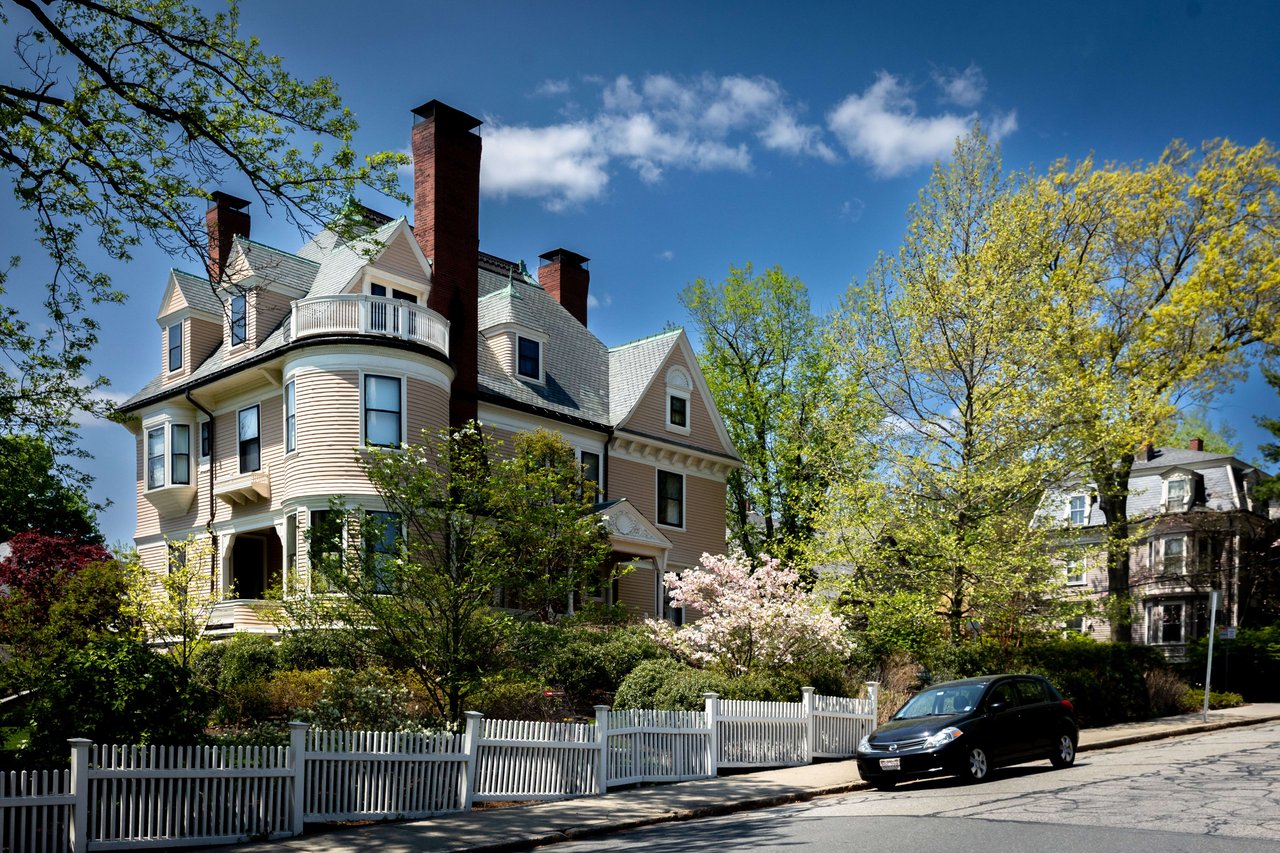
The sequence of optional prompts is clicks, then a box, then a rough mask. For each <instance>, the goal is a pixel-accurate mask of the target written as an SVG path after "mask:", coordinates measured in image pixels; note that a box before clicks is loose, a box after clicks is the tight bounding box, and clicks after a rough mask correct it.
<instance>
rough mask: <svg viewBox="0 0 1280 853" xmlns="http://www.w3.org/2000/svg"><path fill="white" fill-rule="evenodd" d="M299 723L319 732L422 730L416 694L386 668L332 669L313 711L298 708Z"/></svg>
mask: <svg viewBox="0 0 1280 853" xmlns="http://www.w3.org/2000/svg"><path fill="white" fill-rule="evenodd" d="M296 711H297V717H298V719H299V720H300V721H302V722H306V723H311V725H313V726H315V727H316V728H320V729H352V730H361V731H411V730H420V729H421V728H422V722H421V719H420V717H419V714H417V713H416V709H415V707H414V703H413V693H412V691H410V690H409V688H408V687H407V686H406V685H405V684H404V682H403V681H401V680H400V679H399V678H397V677H396V676H395V674H394V673H390V672H387V671H386V670H384V669H378V668H376V667H371V668H369V669H363V670H359V671H352V670H349V669H332V670H329V675H328V679H327V680H326V681H325V684H324V690H323V692H322V694H321V695H320V697H319V698H318V699H317V700H316V701H315V704H314V705H312V706H311V707H310V708H305V709H296Z"/></svg>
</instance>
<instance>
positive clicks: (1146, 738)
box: [1076, 714, 1280, 752]
mask: <svg viewBox="0 0 1280 853" xmlns="http://www.w3.org/2000/svg"><path fill="white" fill-rule="evenodd" d="M1277 721H1280V714H1273V715H1272V716H1269V717H1254V718H1250V719H1239V720H1223V721H1222V722H1220V723H1195V724H1194V725H1191V726H1187V727H1186V728H1181V729H1167V730H1165V731H1155V732H1147V733H1145V734H1140V735H1129V736H1128V737H1117V738H1111V739H1109V740H1103V741H1099V742H1097V743H1093V744H1089V745H1088V746H1085V745H1083V744H1081V745H1079V746H1077V747H1076V752H1094V751H1096V750H1099V749H1115V748H1116V747H1120V746H1131V745H1132V744H1135V743H1149V742H1150V741H1154V740H1166V739H1168V738H1171V737H1184V736H1186V735H1194V734H1201V733H1203V732H1217V731H1222V730H1223V729H1238V728H1243V727H1244V726H1256V725H1261V724H1263V723H1274V722H1277Z"/></svg>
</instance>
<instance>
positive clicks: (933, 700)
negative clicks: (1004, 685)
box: [893, 684, 982, 720]
mask: <svg viewBox="0 0 1280 853" xmlns="http://www.w3.org/2000/svg"><path fill="white" fill-rule="evenodd" d="M981 695H982V685H981V684H957V685H953V686H951V687H935V688H933V689H931V690H923V691H921V692H920V693H917V694H916V695H915V696H912V697H911V698H910V699H908V700H907V704H905V705H903V706H902V707H901V708H900V709H899V710H898V713H896V714H894V715H893V718H894V719H895V720H910V719H914V718H916V717H950V716H951V715H953V714H963V713H964V712H965V711H972V710H973V706H974V705H976V704H978V698H979V697H980V696H981Z"/></svg>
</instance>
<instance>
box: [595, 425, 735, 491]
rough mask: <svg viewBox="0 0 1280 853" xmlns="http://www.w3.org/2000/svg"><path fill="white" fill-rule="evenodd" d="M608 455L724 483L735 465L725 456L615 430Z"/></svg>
mask: <svg viewBox="0 0 1280 853" xmlns="http://www.w3.org/2000/svg"><path fill="white" fill-rule="evenodd" d="M609 455H610V456H612V457H615V458H620V459H629V460H631V461H633V462H640V463H643V464H645V465H655V466H658V467H661V468H663V469H664V470H667V471H676V472H678V473H681V474H688V475H690V476H694V477H703V478H706V479H708V480H715V481H717V482H721V483H723V482H724V481H725V479H726V478H727V477H728V476H729V472H730V471H732V470H733V469H734V468H735V467H736V466H735V465H734V464H732V463H730V462H728V461H726V460H724V459H719V458H717V457H715V456H712V455H710V454H705V453H700V452H698V451H696V450H693V449H691V448H684V447H674V446H672V445H670V444H659V443H657V442H654V441H650V440H647V439H643V438H640V437H638V436H633V435H623V434H620V433H615V434H614V436H613V440H612V442H611V443H610V446H609Z"/></svg>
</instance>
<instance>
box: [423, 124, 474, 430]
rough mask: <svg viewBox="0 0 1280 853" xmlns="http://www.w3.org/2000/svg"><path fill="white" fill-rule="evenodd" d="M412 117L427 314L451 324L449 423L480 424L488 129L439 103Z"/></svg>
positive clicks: (458, 424) (457, 424)
mask: <svg viewBox="0 0 1280 853" xmlns="http://www.w3.org/2000/svg"><path fill="white" fill-rule="evenodd" d="M413 115H414V117H415V118H414V124H413V133H412V142H413V233H414V236H415V237H417V239H418V245H419V246H421V247H422V253H423V254H424V255H426V256H427V258H428V259H430V261H431V294H430V295H429V296H428V297H427V307H428V308H430V309H432V310H433V311H436V312H438V313H439V314H441V315H442V316H444V317H445V318H446V319H447V320H448V321H449V358H450V359H451V360H452V361H453V366H454V370H455V372H456V376H455V377H454V380H453V386H452V389H453V390H452V392H451V393H450V395H449V423H451V424H452V425H454V426H460V425H461V424H463V423H465V422H467V421H469V420H472V419H473V418H475V416H476V347H477V344H476V338H477V336H478V335H479V321H478V319H477V316H476V310H477V309H476V300H477V299H478V298H479V290H480V283H479V274H478V272H477V269H478V266H479V263H480V136H479V134H476V133H473V132H472V131H474V130H475V129H476V128H477V127H479V126H480V124H481V122H480V120H479V119H478V118H474V117H473V116H469V115H467V114H466V113H464V112H462V111H460V110H455V109H454V108H453V107H450V106H448V105H446V104H442V103H440V102H439V101H428V102H427V103H425V104H423V105H422V106H420V107H418V108H417V109H415V110H413Z"/></svg>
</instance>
